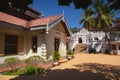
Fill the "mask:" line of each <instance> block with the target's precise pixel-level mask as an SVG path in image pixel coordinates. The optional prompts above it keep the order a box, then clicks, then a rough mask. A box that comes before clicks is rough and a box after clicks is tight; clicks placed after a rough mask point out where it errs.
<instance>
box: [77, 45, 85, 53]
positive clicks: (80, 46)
mask: <svg viewBox="0 0 120 80" xmlns="http://www.w3.org/2000/svg"><path fill="white" fill-rule="evenodd" d="M85 51H86V44H83V43H79V44H76V46H75V53H80V52H85Z"/></svg>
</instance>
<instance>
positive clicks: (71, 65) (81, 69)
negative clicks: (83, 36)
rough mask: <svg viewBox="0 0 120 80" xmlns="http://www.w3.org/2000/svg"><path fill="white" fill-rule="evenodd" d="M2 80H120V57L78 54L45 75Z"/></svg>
mask: <svg viewBox="0 0 120 80" xmlns="http://www.w3.org/2000/svg"><path fill="white" fill-rule="evenodd" d="M0 80H120V56H118V55H106V54H83V53H76V54H75V58H74V59H72V60H70V61H67V60H62V61H61V64H60V65H58V66H55V67H52V68H51V69H50V70H48V71H47V72H45V73H43V74H37V75H34V74H33V75H24V76H5V75H4V76H3V75H0Z"/></svg>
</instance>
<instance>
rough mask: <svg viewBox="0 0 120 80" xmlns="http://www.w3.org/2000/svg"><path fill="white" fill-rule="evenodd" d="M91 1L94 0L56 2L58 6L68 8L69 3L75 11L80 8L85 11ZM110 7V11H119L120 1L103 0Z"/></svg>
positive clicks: (60, 0)
mask: <svg viewBox="0 0 120 80" xmlns="http://www.w3.org/2000/svg"><path fill="white" fill-rule="evenodd" d="M92 1H93V2H94V1H96V0H58V4H59V5H60V6H69V4H70V3H73V4H74V6H75V8H76V9H79V8H82V9H87V8H88V7H90V6H91V5H92ZM105 1H107V2H108V3H109V4H111V5H110V8H111V9H120V6H119V5H120V0H105Z"/></svg>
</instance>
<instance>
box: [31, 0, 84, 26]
mask: <svg viewBox="0 0 120 80" xmlns="http://www.w3.org/2000/svg"><path fill="white" fill-rule="evenodd" d="M31 6H32V7H34V8H35V9H37V10H38V11H41V12H42V13H44V16H52V15H57V14H63V11H64V15H65V18H66V20H67V23H68V25H69V27H77V28H80V27H82V25H80V24H79V21H80V18H81V14H83V11H82V9H75V8H74V5H73V4H71V5H70V6H59V5H58V2H57V0H34V2H33V4H32V5H31Z"/></svg>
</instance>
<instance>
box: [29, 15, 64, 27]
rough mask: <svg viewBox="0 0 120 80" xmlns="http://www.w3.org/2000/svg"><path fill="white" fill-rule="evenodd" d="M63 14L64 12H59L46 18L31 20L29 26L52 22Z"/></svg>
mask: <svg viewBox="0 0 120 80" xmlns="http://www.w3.org/2000/svg"><path fill="white" fill-rule="evenodd" d="M62 16H63V15H62V14H59V15H55V16H49V17H44V18H39V19H35V20H31V21H30V22H29V27H34V26H45V25H47V23H51V22H53V21H55V20H57V19H59V18H60V17H62Z"/></svg>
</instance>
